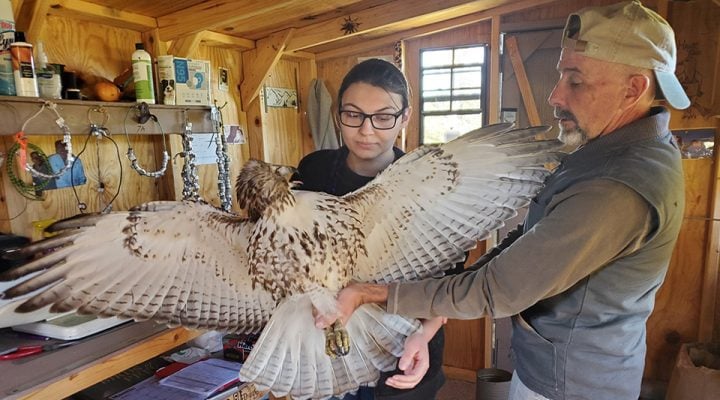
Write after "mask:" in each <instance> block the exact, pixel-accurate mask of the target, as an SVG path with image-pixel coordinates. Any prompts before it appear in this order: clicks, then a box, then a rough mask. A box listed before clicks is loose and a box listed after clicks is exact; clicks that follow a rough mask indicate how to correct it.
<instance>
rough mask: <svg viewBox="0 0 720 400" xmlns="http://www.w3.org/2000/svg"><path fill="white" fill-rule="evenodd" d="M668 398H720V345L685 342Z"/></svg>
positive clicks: (679, 355)
mask: <svg viewBox="0 0 720 400" xmlns="http://www.w3.org/2000/svg"><path fill="white" fill-rule="evenodd" d="M665 399H666V400H689V399H692V400H717V399H720V343H686V344H683V345H682V346H681V347H680V352H679V353H678V356H677V360H676V361H675V368H673V372H672V376H671V377H670V383H669V384H668V391H667V397H666V398H665Z"/></svg>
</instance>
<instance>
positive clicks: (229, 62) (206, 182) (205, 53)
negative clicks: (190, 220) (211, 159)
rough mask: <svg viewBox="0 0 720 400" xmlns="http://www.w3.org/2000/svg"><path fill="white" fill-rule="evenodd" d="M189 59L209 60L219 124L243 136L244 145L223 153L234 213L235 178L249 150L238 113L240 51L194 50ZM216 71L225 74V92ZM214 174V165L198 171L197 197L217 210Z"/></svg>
mask: <svg viewBox="0 0 720 400" xmlns="http://www.w3.org/2000/svg"><path fill="white" fill-rule="evenodd" d="M192 57H193V58H197V59H200V60H209V61H210V65H211V75H210V80H211V82H210V88H211V90H212V98H213V100H214V101H215V104H217V106H218V107H221V109H220V112H221V113H222V119H223V123H224V124H225V125H230V124H233V125H240V126H242V127H243V131H244V132H245V134H246V142H245V144H228V147H227V151H228V156H229V157H230V171H229V175H230V183H231V185H232V187H233V189H232V191H233V193H232V197H233V208H235V209H237V203H236V202H235V197H236V196H235V193H234V190H235V189H234V187H235V178H236V177H237V175H238V173H239V172H240V169H241V168H242V166H243V164H244V163H245V161H247V160H248V159H249V158H250V147H249V145H248V143H247V133H248V130H247V117H246V114H245V113H244V112H242V110H241V107H240V105H241V101H240V90H239V89H238V84H239V83H240V82H241V81H242V57H241V54H240V51H238V50H232V49H227V48H220V47H211V46H204V45H200V46H198V50H197V51H196V53H195V54H193V55H192ZM220 68H225V69H227V70H228V79H229V82H228V91H227V92H225V91H220V89H219V85H218V78H219V76H220ZM217 173H218V170H217V165H214V164H213V165H201V166H199V167H198V175H199V177H200V183H201V184H200V197H202V198H203V199H205V200H206V201H209V202H210V203H212V204H214V205H216V206H219V205H220V198H219V197H218V176H217Z"/></svg>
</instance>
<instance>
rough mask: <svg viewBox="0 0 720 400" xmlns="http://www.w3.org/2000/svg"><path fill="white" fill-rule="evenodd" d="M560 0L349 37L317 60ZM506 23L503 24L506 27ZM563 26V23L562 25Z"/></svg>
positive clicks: (525, 1) (528, 0)
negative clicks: (373, 35) (372, 35)
mask: <svg viewBox="0 0 720 400" xmlns="http://www.w3.org/2000/svg"><path fill="white" fill-rule="evenodd" d="M555 1H558V0H522V1H518V2H514V3H511V4H505V5H502V6H499V7H496V8H493V9H490V10H484V11H479V12H475V13H471V14H467V15H463V16H460V17H456V18H451V19H447V20H443V21H438V22H435V23H431V24H427V25H422V26H420V27H418V28H413V29H408V30H403V31H401V32H396V33H392V34H389V35H385V36H382V37H379V38H370V37H367V36H369V35H364V34H363V35H359V36H357V37H355V38H352V39H349V40H350V41H351V42H352V43H347V44H346V43H344V42H343V43H344V45H343V46H342V47H337V48H335V49H332V50H326V51H321V52H316V53H315V58H316V60H325V59H328V58H334V57H343V56H347V55H351V54H353V53H358V52H360V50H357V49H366V50H367V49H375V48H379V47H383V46H385V45H387V44H388V43H395V42H397V41H402V40H409V39H414V38H419V37H422V36H427V35H432V34H435V33H439V32H444V31H448V30H451V29H455V28H459V27H462V26H466V25H470V24H475V23H478V22H481V21H485V20H487V19H490V18H492V17H493V16H495V15H503V14H509V13H512V12H516V11H518V10H522V9H524V8H527V7H534V6H538V5H543V4H546V3H552V2H555ZM563 22H564V21H563ZM504 26H505V25H503V27H504ZM561 26H562V25H561Z"/></svg>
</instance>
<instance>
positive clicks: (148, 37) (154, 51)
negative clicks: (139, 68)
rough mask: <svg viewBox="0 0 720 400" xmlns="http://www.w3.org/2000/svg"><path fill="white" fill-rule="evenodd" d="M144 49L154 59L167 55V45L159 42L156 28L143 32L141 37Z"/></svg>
mask: <svg viewBox="0 0 720 400" xmlns="http://www.w3.org/2000/svg"><path fill="white" fill-rule="evenodd" d="M140 36H141V37H142V42H143V44H145V49H146V50H147V51H148V52H149V53H150V54H151V55H152V56H153V58H156V57H157V56H162V55H165V54H167V53H168V47H167V43H166V42H163V41H162V40H160V36H159V34H158V30H157V28H155V29H151V30H149V31H145V32H143V33H142V34H141V35H140Z"/></svg>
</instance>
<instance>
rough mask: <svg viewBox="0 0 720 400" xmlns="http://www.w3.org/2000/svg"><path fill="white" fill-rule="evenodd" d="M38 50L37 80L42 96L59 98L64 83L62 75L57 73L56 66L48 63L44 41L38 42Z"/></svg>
mask: <svg viewBox="0 0 720 400" xmlns="http://www.w3.org/2000/svg"><path fill="white" fill-rule="evenodd" d="M35 50H36V52H37V57H36V58H37V70H36V74H37V81H38V92H40V97H43V98H46V99H59V98H60V97H61V96H60V95H61V89H62V85H61V83H60V75H58V74H56V73H55V68H54V67H53V66H52V65H50V64H49V63H48V58H47V54H45V47H44V46H43V42H38V44H37V47H36V48H35Z"/></svg>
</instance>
